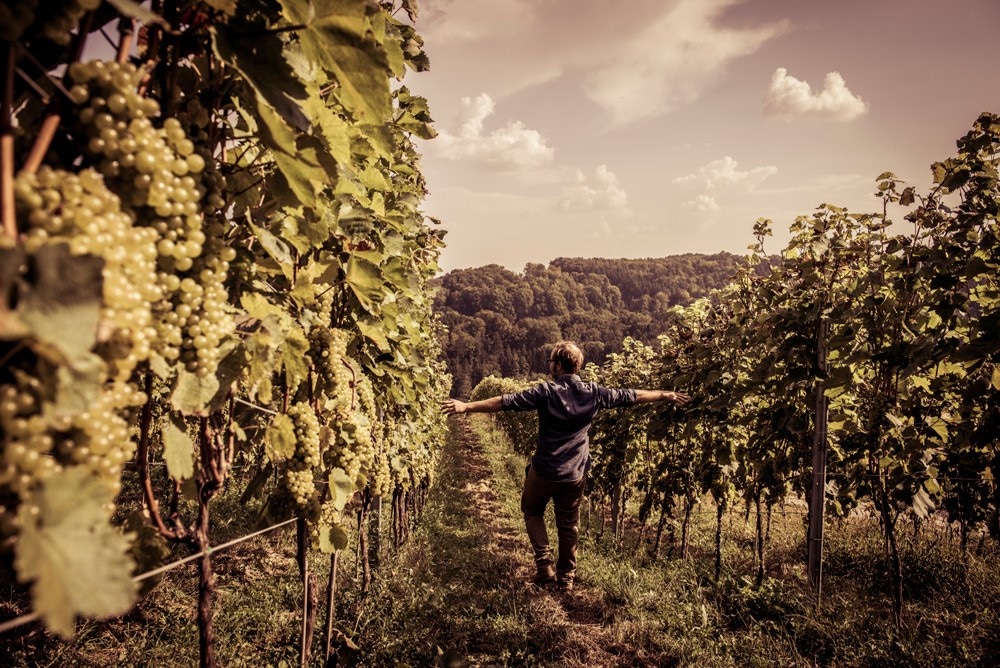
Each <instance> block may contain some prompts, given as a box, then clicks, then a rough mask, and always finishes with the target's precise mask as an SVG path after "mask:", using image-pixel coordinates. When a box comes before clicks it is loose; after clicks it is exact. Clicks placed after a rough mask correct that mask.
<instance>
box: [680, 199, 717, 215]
mask: <svg viewBox="0 0 1000 668" xmlns="http://www.w3.org/2000/svg"><path fill="white" fill-rule="evenodd" d="M684 206H686V207H688V208H689V209H694V210H695V211H700V212H701V213H714V212H716V211H718V210H719V203H718V202H716V201H715V198H714V197H709V196H708V195H698V196H697V197H695V198H694V199H693V200H691V201H690V202H685V203H684Z"/></svg>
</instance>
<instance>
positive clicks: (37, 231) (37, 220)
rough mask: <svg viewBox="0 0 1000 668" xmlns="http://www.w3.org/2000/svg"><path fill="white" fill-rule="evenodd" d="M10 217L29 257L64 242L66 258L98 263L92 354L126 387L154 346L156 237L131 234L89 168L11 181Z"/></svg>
mask: <svg viewBox="0 0 1000 668" xmlns="http://www.w3.org/2000/svg"><path fill="white" fill-rule="evenodd" d="M15 198H16V201H17V208H18V217H19V219H20V220H22V221H24V222H25V233H24V247H25V250H26V251H27V252H28V253H29V254H34V253H37V252H38V250H39V249H41V248H42V247H44V246H46V245H50V244H57V243H66V244H68V245H69V249H70V252H71V253H72V254H74V255H92V256H95V257H99V258H101V259H102V260H103V268H102V271H101V273H102V279H103V287H102V290H103V295H102V296H103V305H102V309H101V339H100V341H99V343H98V349H97V352H98V353H99V354H100V355H101V357H103V358H104V359H105V361H107V362H108V363H109V364H110V365H111V371H112V377H113V378H116V379H118V380H126V379H128V378H129V376H130V375H131V374H132V371H133V370H134V369H135V367H136V366H137V365H138V364H139V363H140V362H143V361H145V360H147V359H148V358H149V355H150V349H151V345H152V343H153V341H154V340H155V339H156V336H157V332H156V325H155V323H154V321H153V313H152V310H151V304H155V303H157V302H158V301H160V300H161V299H162V298H163V290H162V288H161V286H160V283H159V281H158V280H157V274H156V258H157V252H156V239H157V235H156V232H155V231H154V230H152V229H148V228H141V227H135V226H134V225H133V218H132V215H131V214H129V213H128V212H125V211H122V210H121V201H120V200H119V198H118V196H117V195H115V194H114V193H112V192H111V191H110V190H108V188H107V186H106V185H105V183H104V179H103V178H102V177H101V175H100V174H99V173H97V171H95V170H93V169H84V170H81V171H80V172H79V173H76V174H74V173H72V172H67V171H64V170H58V169H52V168H50V167H46V166H43V167H41V168H40V169H39V171H38V172H37V173H31V172H22V173H20V174H18V176H17V179H16V181H15Z"/></svg>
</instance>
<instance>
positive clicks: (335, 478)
mask: <svg viewBox="0 0 1000 668" xmlns="http://www.w3.org/2000/svg"><path fill="white" fill-rule="evenodd" d="M352 496H354V480H352V479H351V477H350V476H349V475H347V472H346V471H345V470H344V469H341V468H334V469H331V470H330V502H331V503H333V507H334V508H336V509H337V512H340V511H341V510H343V509H344V506H346V505H347V502H348V501H350V500H351V497H352Z"/></svg>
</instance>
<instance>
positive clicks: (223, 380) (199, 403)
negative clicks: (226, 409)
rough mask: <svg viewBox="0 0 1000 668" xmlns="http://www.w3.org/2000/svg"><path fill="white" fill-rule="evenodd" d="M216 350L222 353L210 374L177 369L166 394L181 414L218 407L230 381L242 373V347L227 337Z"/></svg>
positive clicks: (230, 385) (228, 387) (227, 394)
mask: <svg viewBox="0 0 1000 668" xmlns="http://www.w3.org/2000/svg"><path fill="white" fill-rule="evenodd" d="M227 349H228V350H227ZM219 350H220V352H221V353H222V354H223V357H222V359H221V360H220V361H219V366H218V368H217V369H216V372H215V374H214V375H213V374H208V375H205V376H198V374H196V373H191V372H190V371H187V370H185V369H181V370H180V371H179V372H178V374H177V383H176V385H175V386H174V391H173V393H171V395H170V404H171V406H173V408H174V410H176V411H178V412H180V413H183V414H184V415H201V416H205V415H209V414H210V413H214V412H216V411H218V410H220V409H221V408H222V406H223V404H224V403H225V400H226V397H228V396H229V390H230V389H231V388H232V385H233V382H234V381H235V380H236V379H237V378H239V377H240V375H241V374H242V373H243V365H244V364H245V362H246V349H245V348H244V347H243V346H242V345H238V344H237V343H236V342H235V341H228V342H225V343H223V344H222V345H221V346H219Z"/></svg>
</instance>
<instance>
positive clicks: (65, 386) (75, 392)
mask: <svg viewBox="0 0 1000 668" xmlns="http://www.w3.org/2000/svg"><path fill="white" fill-rule="evenodd" d="M107 375H108V369H107V366H106V365H105V363H104V360H102V359H101V358H100V357H99V356H98V355H95V354H93V353H88V354H87V355H86V356H81V357H80V358H78V359H77V360H76V363H75V364H74V365H73V366H60V367H59V368H58V369H57V370H56V396H55V401H54V402H52V403H50V404H49V403H47V404H46V405H45V408H44V410H45V417H46V419H48V418H56V417H62V416H65V415H76V414H77V413H80V412H82V411H85V410H87V409H88V408H90V407H91V406H93V405H94V402H95V401H97V398H98V396H100V394H101V392H102V390H103V389H104V382H105V380H106V379H107Z"/></svg>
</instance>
